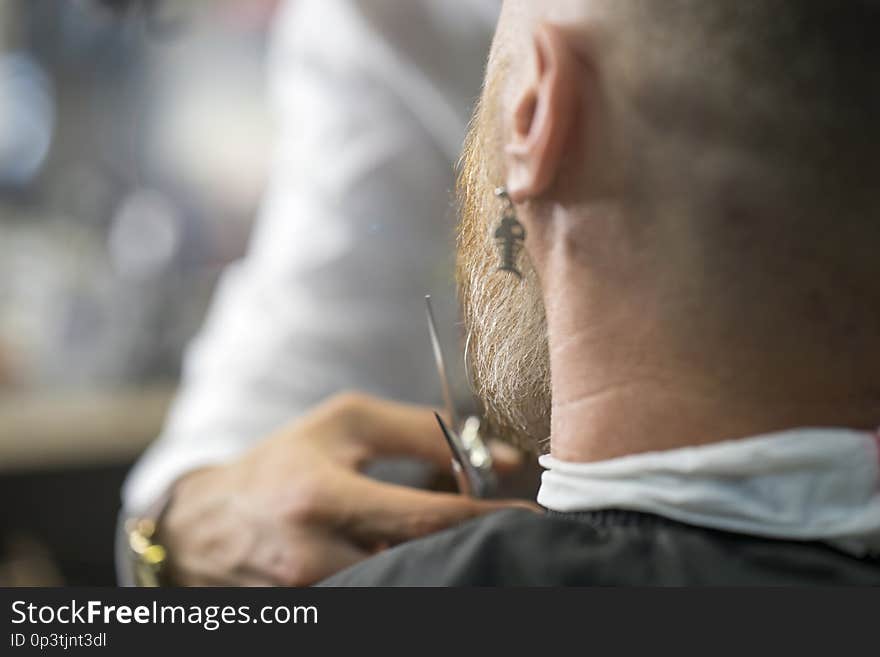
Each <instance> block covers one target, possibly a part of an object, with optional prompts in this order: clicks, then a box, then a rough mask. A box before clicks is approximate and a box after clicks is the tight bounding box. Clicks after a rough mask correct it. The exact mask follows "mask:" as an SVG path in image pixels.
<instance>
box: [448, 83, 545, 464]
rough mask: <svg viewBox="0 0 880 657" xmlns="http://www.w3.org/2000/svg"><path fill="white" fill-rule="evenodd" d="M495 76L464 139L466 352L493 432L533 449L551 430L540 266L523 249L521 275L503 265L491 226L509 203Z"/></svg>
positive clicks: (460, 271)
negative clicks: (503, 194)
mask: <svg viewBox="0 0 880 657" xmlns="http://www.w3.org/2000/svg"><path fill="white" fill-rule="evenodd" d="M496 89H497V84H496V83H493V80H492V79H490V80H489V81H488V82H487V86H486V90H485V93H484V94H483V98H482V100H481V101H480V105H479V107H478V108H477V111H476V114H475V117H474V120H473V122H472V124H471V128H470V131H469V134H468V137H467V140H466V142H465V148H464V154H463V156H462V160H461V165H460V172H459V178H458V184H457V196H458V202H459V224H458V258H457V264H456V281H457V283H458V292H459V300H460V302H461V306H462V317H463V320H464V324H465V328H466V330H467V332H468V340H467V348H466V352H467V353H465V359H466V360H467V363H468V371H469V372H470V375H471V384H472V385H473V388H474V394H475V395H476V396H477V398H478V399H479V400H480V401H481V403H482V405H483V411H484V414H485V418H486V422H487V424H488V426H487V427H486V429H487V433H488V435H490V436H492V437H495V438H500V439H502V440H505V441H506V442H509V443H511V444H514V445H515V446H517V447H519V448H521V449H526V450H528V451H530V452H543V451H546V446H547V444H548V440H547V439H548V436H549V434H550V359H549V355H548V353H549V352H548V346H547V322H546V319H545V315H544V303H543V298H542V295H541V287H540V283H539V280H538V276H537V273H536V272H535V270H534V268H533V267H532V265H531V263H530V262H529V260H528V256H527V254H526V253H525V252H524V251H523V252H522V253H521V254H520V256H519V265H518V266H519V269H520V271H521V272H522V278H518V277H516V276H515V275H513V274H511V273H510V272H506V271H498V265H499V262H500V257H499V252H498V248H497V245H496V243H495V240H494V238H493V233H494V229H495V227H496V226H495V224H496V223H497V221H498V220H499V219H500V217H501V215H502V212H503V209H504V206H503V202H502V201H501V200H500V199H496V198H495V195H494V190H495V188H496V187H497V186H498V185H499V184H500V181H502V180H503V175H502V172H501V167H500V166H498V164H499V162H498V160H499V157H498V155H497V154H498V153H500V152H501V150H500V140H499V139H498V136H497V134H496V132H495V130H494V127H493V126H494V123H493V122H492V119H493V118H494V117H497V116H500V115H499V114H498V113H497V112H496V111H494V110H495V109H496V107H495V106H496V104H497V99H498V94H497V93H496Z"/></svg>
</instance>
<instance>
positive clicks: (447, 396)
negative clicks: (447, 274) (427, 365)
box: [425, 294, 458, 427]
mask: <svg viewBox="0 0 880 657" xmlns="http://www.w3.org/2000/svg"><path fill="white" fill-rule="evenodd" d="M425 307H426V309H427V312H428V332H429V333H430V334H431V346H432V347H433V349H434V362H435V363H436V365H437V374H439V375H440V388H441V390H442V392H443V404H444V406H445V407H446V417H448V418H449V421H450V422H452V426H453V427H457V426H458V414H457V413H456V412H455V405H454V404H453V402H452V390H451V388H450V387H449V377H448V376H447V375H446V361H445V360H444V359H443V349H442V348H441V347H440V338H439V337H438V335H437V321H436V320H435V319H434V308H433V307H432V306H431V295H430V294H428V295H425ZM438 419H439V418H438ZM441 422H442V420H441Z"/></svg>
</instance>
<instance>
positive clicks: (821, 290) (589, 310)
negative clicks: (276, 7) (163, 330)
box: [458, 0, 880, 441]
mask: <svg viewBox="0 0 880 657" xmlns="http://www.w3.org/2000/svg"><path fill="white" fill-rule="evenodd" d="M878 26H880V1H878V0H848V1H847V2H836V1H834V0H800V1H799V2H779V1H774V0H738V1H737V2H726V1H724V0H715V1H712V0H668V1H664V2H654V1H652V0H550V1H548V2H540V3H538V2H529V1H521V2H520V1H511V0H508V2H506V3H505V6H504V10H503V11H502V16H501V19H500V22H499V26H498V30H497V33H496V38H495V41H494V43H493V47H492V53H491V55H490V59H489V65H488V69H487V76H486V85H485V89H484V93H483V97H482V99H481V103H480V107H479V109H478V111H477V113H476V116H475V118H474V122H473V126H472V130H471V134H470V136H469V139H468V143H467V147H466V151H465V154H464V158H463V166H462V172H461V178H460V184H459V196H460V201H461V207H462V218H461V224H460V232H459V248H460V256H459V267H458V274H459V284H460V288H461V296H462V302H463V307H464V316H465V321H466V323H467V325H468V328H469V330H470V331H471V339H470V345H469V347H470V348H469V357H470V361H471V371H472V372H473V374H474V379H475V384H476V388H477V392H478V394H479V395H480V396H481V397H482V398H483V400H484V402H485V405H486V409H487V412H488V415H489V416H490V418H492V419H493V420H494V421H495V423H496V425H497V428H498V429H500V430H501V431H502V432H503V433H506V434H507V435H510V436H513V437H518V438H520V439H524V440H528V441H533V440H535V439H537V440H541V439H543V438H545V437H546V436H547V435H548V433H549V431H550V415H551V391H552V401H553V407H554V413H553V416H554V434H555V433H556V432H557V427H556V416H557V415H558V413H557V412H556V409H558V408H559V407H561V406H565V405H573V404H578V403H581V402H582V401H583V400H584V399H585V398H595V397H596V396H601V395H603V394H605V392H604V391H605V390H606V388H607V390H618V389H620V388H621V387H623V386H627V385H629V383H630V382H632V381H636V380H638V381H640V382H642V383H640V384H639V385H642V384H643V383H644V382H645V381H651V382H652V384H651V385H653V386H654V387H656V388H658V389H663V388H666V389H667V390H668V389H672V388H675V389H679V388H680V389H685V390H687V391H689V392H688V393H687V394H691V393H693V394H695V395H702V396H703V397H706V398H713V399H718V400H723V401H724V403H727V404H729V405H731V406H734V407H737V408H740V409H742V411H743V412H744V413H745V412H746V409H748V408H750V406H752V405H758V404H764V405H767V406H774V405H775V407H778V408H779V409H780V410H779V412H777V413H776V415H775V416H774V418H775V419H772V420H771V419H766V421H765V423H766V424H770V425H772V424H774V423H785V422H788V421H794V422H803V423H811V422H822V421H825V420H826V419H827V421H835V418H837V417H838V415H840V414H837V415H835V412H834V411H833V409H834V408H838V407H839V406H840V405H841V404H845V403H847V402H849V401H851V400H853V399H855V398H859V399H860V400H870V401H872V402H873V403H875V404H876V402H877V400H878V399H880V377H878V376H877V375H876V374H874V372H875V371H877V368H880V341H878V336H880V283H878V281H880V256H878V255H877V253H876V251H877V247H878V246H880V217H878V216H877V201H876V200H875V198H874V197H875V194H874V190H873V172H874V171H875V170H876V166H877V163H878V157H880V149H878V147H880V121H877V120H876V117H877V116H880V80H878V77H877V75H876V72H875V71H876V68H877V66H878V65H880V39H877V38H876V30H877V28H878ZM499 185H506V187H507V188H508V191H509V194H510V196H511V198H512V199H513V201H514V202H515V203H516V206H517V212H518V214H519V218H520V220H521V221H522V222H523V223H524V224H525V226H526V229H527V231H528V239H527V241H526V250H527V253H526V254H525V255H524V257H523V259H522V261H521V262H520V267H521V269H522V271H523V278H522V279H518V278H516V277H513V276H511V275H509V274H506V273H503V272H496V271H494V270H495V267H496V265H497V262H498V260H497V258H498V256H497V252H496V247H495V243H494V241H493V238H492V234H493V232H494V228H495V224H496V221H497V219H498V217H500V215H501V210H502V207H501V203H500V201H497V200H496V199H494V197H493V194H492V190H493V189H494V188H495V187H497V186H499ZM548 339H549V347H548ZM551 364H552V369H553V377H552V383H551V377H550V370H551ZM682 394H685V393H682ZM636 399H638V397H636ZM860 403H861V401H860ZM869 403H870V402H869ZM807 405H812V406H815V407H822V408H823V409H824V408H825V406H826V405H827V407H828V409H829V411H830V412H829V413H826V414H824V415H823V412H824V411H821V412H820V411H817V412H816V413H815V414H814V416H811V415H810V414H809V413H804V412H803V411H802V409H803V408H804V407H806V406H807ZM783 407H784V408H786V409H788V410H785V411H783V410H781V409H782V408H783ZM795 409H797V410H795ZM876 410H877V416H878V418H877V419H878V420H880V407H877V408H876ZM798 418H800V419H798ZM838 419H839V421H841V422H842V421H844V420H845V418H843V417H841V418H838ZM743 426H745V424H744V425H743ZM731 430H732V431H735V430H734V429H731Z"/></svg>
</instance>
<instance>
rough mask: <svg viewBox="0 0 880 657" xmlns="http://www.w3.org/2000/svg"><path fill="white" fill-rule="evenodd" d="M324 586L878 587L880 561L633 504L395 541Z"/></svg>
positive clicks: (516, 513)
mask: <svg viewBox="0 0 880 657" xmlns="http://www.w3.org/2000/svg"><path fill="white" fill-rule="evenodd" d="M321 585H322V586H561V585H568V586H597V585H598V586H690V585H770V586H780V585H782V586H786V585H824V586H828V585H880V559H878V558H871V557H866V558H858V557H855V556H852V555H850V554H847V553H845V552H843V551H840V550H837V549H836V548H834V547H831V546H830V545H826V544H824V543H818V542H812V541H789V540H776V539H767V538H761V537H758V536H750V535H745V534H735V533H731V532H724V531H717V530H712V529H705V528H701V527H694V526H690V525H685V524H682V523H678V522H674V521H672V520H667V519H665V518H661V517H658V516H655V515H649V514H645V513H637V512H632V511H614V510H609V511H596V512H583V513H554V512H550V513H546V514H538V513H533V512H530V511H525V510H509V511H501V512H498V513H494V514H491V515H489V516H484V517H482V518H478V519H477V520H474V521H471V522H468V523H466V524H463V525H460V526H458V527H455V528H452V529H449V530H447V531H444V532H441V533H439V534H435V535H433V536H429V537H426V538H423V539H420V540H417V541H412V542H410V543H405V544H403V545H399V546H397V547H395V548H393V549H390V550H387V551H385V552H383V553H381V554H379V555H377V556H375V557H373V558H371V559H368V560H367V561H364V562H362V563H360V564H358V565H356V566H353V567H352V568H349V569H348V570H344V571H342V572H341V573H338V574H337V575H334V576H333V577H331V578H330V579H328V580H326V581H325V582H323V583H322V584H321Z"/></svg>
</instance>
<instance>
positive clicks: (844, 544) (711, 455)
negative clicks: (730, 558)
mask: <svg viewBox="0 0 880 657" xmlns="http://www.w3.org/2000/svg"><path fill="white" fill-rule="evenodd" d="M540 461H541V465H542V466H543V467H544V468H546V469H547V471H546V472H544V474H543V475H542V480H541V489H540V491H539V493H538V502H539V503H540V504H542V505H543V506H545V507H547V508H548V509H552V510H554V511H562V512H571V511H590V510H596V509H629V510H634V511H644V512H647V513H654V514H656V515H659V516H664V517H667V518H671V519H673V520H678V521H680V522H685V523H688V524H691V525H697V526H701V527H710V528H713V529H723V530H728V531H733V532H740V533H745V534H753V535H756V536H766V537H772V538H785V539H795V540H815V541H823V542H827V543H831V544H833V545H835V546H836V547H839V548H841V549H844V550H847V551H849V552H853V553H855V554H858V555H864V554H880V433H877V434H871V433H866V432H859V431H849V430H845V429H795V430H791V431H783V432H779V433H773V434H768V435H764V436H755V437H753V438H745V439H741V440H731V441H725V442H721V443H714V444H710V445H703V446H699V447H686V448H682V449H671V450H666V451H662V452H648V453H644V454H634V455H631V456H624V457H621V458H616V459H610V460H607V461H599V462H596V463H569V462H565V461H561V460H559V459H556V458H553V457H552V456H542V457H541V459H540Z"/></svg>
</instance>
